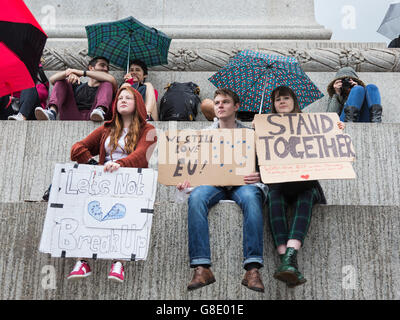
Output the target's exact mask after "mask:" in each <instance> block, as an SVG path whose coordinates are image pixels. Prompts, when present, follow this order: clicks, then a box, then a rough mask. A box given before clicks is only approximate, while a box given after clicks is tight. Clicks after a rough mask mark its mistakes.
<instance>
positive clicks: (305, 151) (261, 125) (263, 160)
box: [254, 113, 356, 183]
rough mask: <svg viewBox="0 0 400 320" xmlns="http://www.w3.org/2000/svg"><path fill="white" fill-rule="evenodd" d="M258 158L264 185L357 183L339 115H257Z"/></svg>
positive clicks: (349, 141)
mask: <svg viewBox="0 0 400 320" xmlns="http://www.w3.org/2000/svg"><path fill="white" fill-rule="evenodd" d="M254 120H255V121H254V122H255V129H256V145H257V148H256V149H257V156H258V161H259V164H260V173H261V179H262V181H263V182H264V183H277V182H288V181H307V180H318V179H355V178H356V174H355V172H354V170H353V167H352V165H351V162H352V161H354V158H355V151H354V147H353V144H352V141H351V137H350V136H349V135H347V134H344V133H343V132H342V130H340V129H339V128H338V125H337V123H338V122H339V121H340V119H339V117H338V115H337V114H336V113H286V114H280V113H274V114H263V115H256V116H255V118H254Z"/></svg>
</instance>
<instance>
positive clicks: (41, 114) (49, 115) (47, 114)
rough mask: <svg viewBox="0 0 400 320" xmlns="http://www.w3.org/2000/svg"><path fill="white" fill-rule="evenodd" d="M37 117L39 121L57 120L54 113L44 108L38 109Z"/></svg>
mask: <svg viewBox="0 0 400 320" xmlns="http://www.w3.org/2000/svg"><path fill="white" fill-rule="evenodd" d="M35 117H36V119H37V120H56V117H55V116H54V113H53V112H51V111H50V110H47V109H43V108H42V107H37V108H36V109H35Z"/></svg>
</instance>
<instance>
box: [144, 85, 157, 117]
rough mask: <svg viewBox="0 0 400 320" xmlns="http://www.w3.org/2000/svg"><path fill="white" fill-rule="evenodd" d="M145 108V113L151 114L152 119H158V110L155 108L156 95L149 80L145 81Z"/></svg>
mask: <svg viewBox="0 0 400 320" xmlns="http://www.w3.org/2000/svg"><path fill="white" fill-rule="evenodd" d="M145 85H146V102H145V104H146V110H147V113H148V114H149V113H150V114H151V116H152V118H153V119H154V121H158V110H157V102H156V95H155V94H154V87H153V85H152V84H151V83H150V82H146V83H145Z"/></svg>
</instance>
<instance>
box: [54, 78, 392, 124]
mask: <svg viewBox="0 0 400 320" xmlns="http://www.w3.org/2000/svg"><path fill="white" fill-rule="evenodd" d="M54 73H55V71H47V72H46V74H47V75H48V76H49V77H50V76H51V75H52V74H54ZM111 73H112V74H113V75H114V76H115V77H116V79H117V80H118V83H122V81H123V75H124V72H122V71H112V72H111ZM214 73H215V72H209V71H203V72H202V71H186V72H175V71H150V72H149V77H148V81H149V82H151V83H152V84H153V86H154V87H155V88H156V89H157V91H158V93H159V99H158V105H159V104H160V100H161V97H162V95H163V94H164V93H165V89H164V88H165V87H166V86H167V85H168V84H169V83H172V82H174V81H177V82H189V81H191V82H194V83H196V84H197V85H198V86H199V87H200V98H201V99H205V98H210V99H213V97H214V92H215V90H216V87H215V86H214V85H213V84H212V83H211V82H210V81H208V78H210V77H211V76H212V75H213V74H214ZM306 74H307V75H308V76H309V77H310V79H311V80H312V81H313V82H314V83H315V84H316V85H317V87H318V88H319V89H320V90H321V92H322V93H323V94H324V95H325V96H324V97H323V98H321V99H319V100H317V101H316V102H314V103H313V104H311V105H309V106H307V107H306V108H305V109H304V112H326V109H327V106H328V98H329V96H328V93H327V91H326V88H327V86H328V84H329V83H330V82H331V81H332V80H333V79H334V77H335V74H336V72H306ZM358 75H359V77H360V79H362V80H363V81H364V82H365V83H366V84H370V83H373V84H375V85H377V86H378V88H379V90H380V93H381V97H382V106H383V114H382V121H383V122H387V123H400V112H398V111H399V104H398V96H399V93H398V83H400V73H399V72H359V73H358ZM196 120H206V118H205V117H204V115H203V114H202V113H201V112H200V106H199V114H198V116H197V118H196Z"/></svg>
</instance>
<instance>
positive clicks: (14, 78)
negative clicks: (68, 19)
mask: <svg viewBox="0 0 400 320" xmlns="http://www.w3.org/2000/svg"><path fill="white" fill-rule="evenodd" d="M46 40H47V35H46V34H45V32H44V31H43V30H42V28H41V27H40V25H39V24H38V22H37V21H36V19H35V17H34V16H33V15H32V13H31V12H30V11H29V9H28V7H27V6H26V5H25V3H24V2H23V1H22V0H0V57H1V59H0V96H5V95H8V94H12V93H13V92H17V91H20V90H24V89H28V88H32V87H34V86H35V82H36V79H37V73H38V69H39V62H40V58H41V56H42V54H43V48H44V46H45V44H46Z"/></svg>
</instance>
